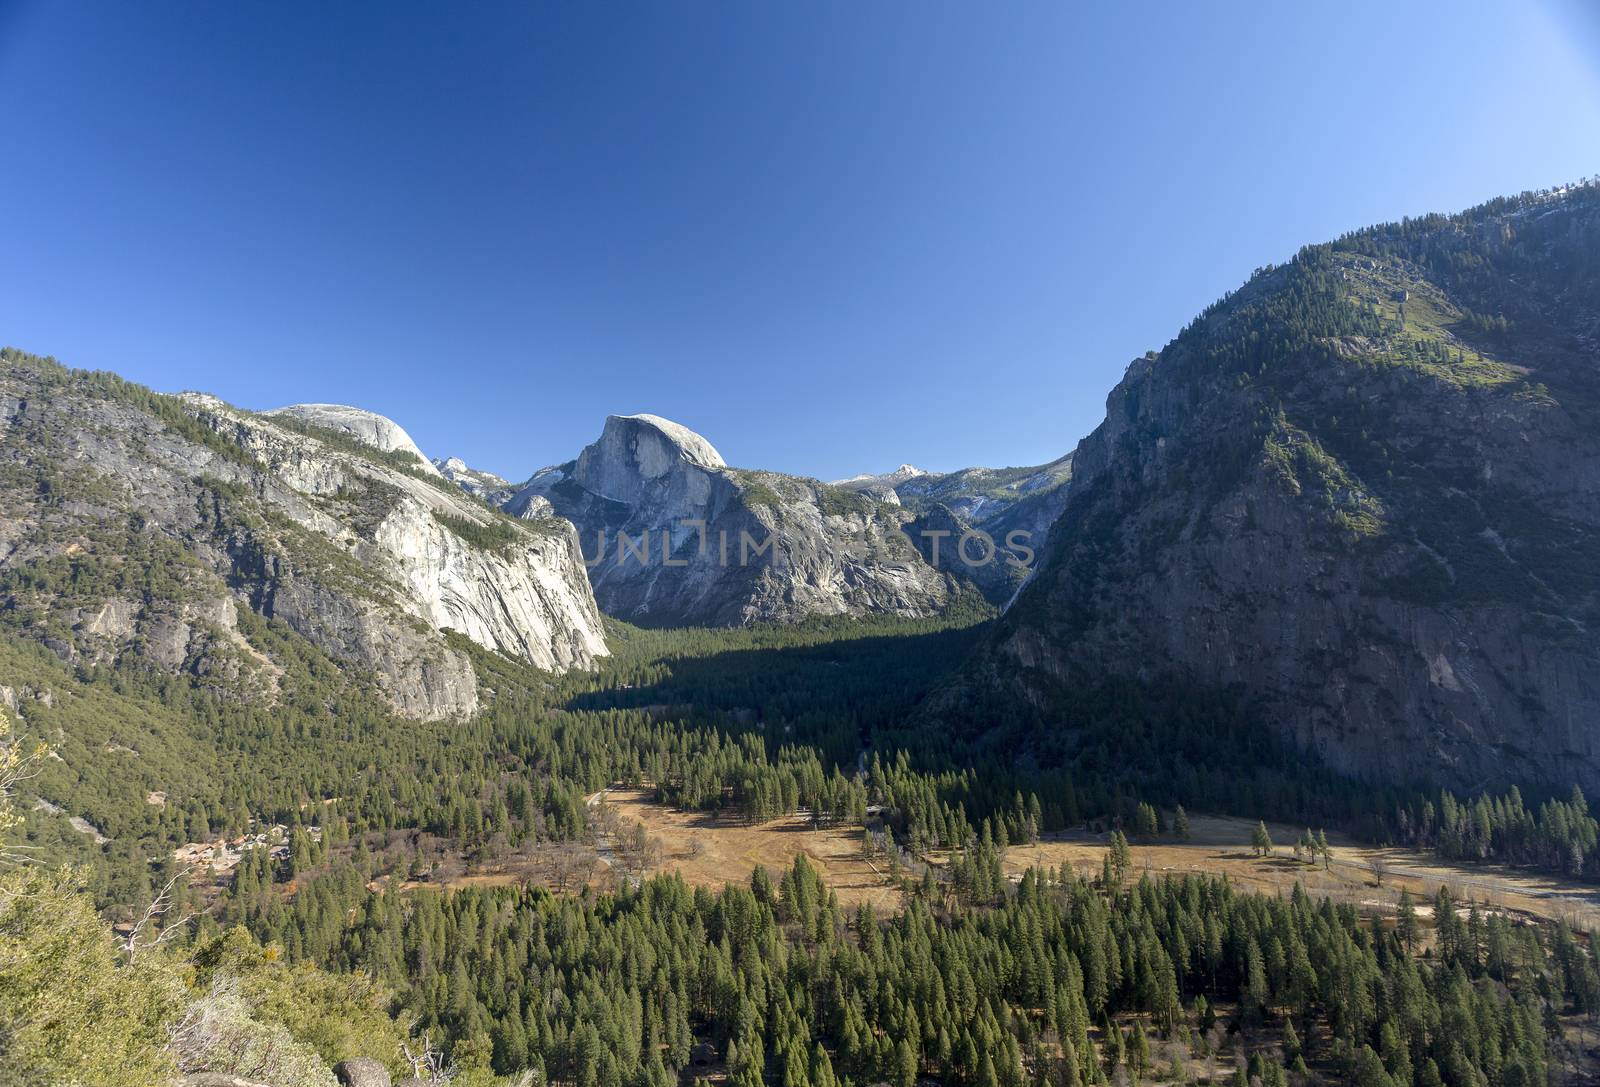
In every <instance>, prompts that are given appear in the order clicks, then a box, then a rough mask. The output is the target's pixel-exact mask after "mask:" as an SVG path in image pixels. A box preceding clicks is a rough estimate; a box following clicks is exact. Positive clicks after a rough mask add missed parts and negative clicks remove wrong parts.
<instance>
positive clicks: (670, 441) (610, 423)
mask: <svg viewBox="0 0 1600 1087" xmlns="http://www.w3.org/2000/svg"><path fill="white" fill-rule="evenodd" d="M725 467H727V464H726V462H725V461H723V459H722V454H720V453H718V452H717V450H716V447H715V446H713V445H712V444H711V443H710V442H708V441H707V440H706V439H705V438H702V437H701V436H700V435H698V434H696V433H695V432H694V431H692V430H690V429H689V428H688V427H686V426H683V425H682V424H681V423H674V422H673V421H672V420H670V419H663V418H661V416H659V415H612V416H609V417H607V419H606V425H605V429H604V430H603V431H602V432H601V434H600V440H599V441H597V442H595V443H594V444H593V445H590V446H588V447H587V448H585V449H584V451H583V452H582V453H580V454H579V455H578V461H577V465H576V467H575V468H574V470H573V478H574V479H576V480H577V481H578V483H579V484H581V485H582V486H583V487H584V488H585V489H586V490H588V491H591V492H592V493H594V494H597V495H600V496H602V497H605V498H609V499H611V500H612V501H615V502H635V501H637V500H638V499H639V497H640V495H641V493H642V491H643V489H645V488H647V487H649V486H651V485H652V484H655V483H657V482H658V481H662V480H664V479H666V478H667V477H669V476H673V475H676V474H679V473H681V472H682V471H683V470H684V469H700V470H702V471H715V470H717V469H721V468H725Z"/></svg>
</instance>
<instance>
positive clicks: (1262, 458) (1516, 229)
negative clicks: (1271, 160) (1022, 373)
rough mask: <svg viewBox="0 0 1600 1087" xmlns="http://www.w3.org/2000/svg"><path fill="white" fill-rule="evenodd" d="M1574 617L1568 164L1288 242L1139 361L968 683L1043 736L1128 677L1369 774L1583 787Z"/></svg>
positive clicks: (1576, 329)
mask: <svg viewBox="0 0 1600 1087" xmlns="http://www.w3.org/2000/svg"><path fill="white" fill-rule="evenodd" d="M1597 621H1600V190H1597V189H1596V188H1594V187H1592V186H1591V187H1585V188H1581V189H1577V190H1574V191H1564V192H1560V193H1553V194H1539V195H1529V196H1525V197H1523V198H1518V199H1506V200H1498V201H1495V202H1492V203H1490V204H1486V205H1484V206H1482V207H1479V208H1476V209H1474V210H1472V211H1469V212H1466V213H1464V214H1460V215H1455V216H1449V217H1445V216H1430V217H1427V218H1424V219H1416V220H1408V221H1406V222H1402V223H1398V224H1390V225H1387V226H1381V227H1376V228H1373V229H1370V230H1364V231H1361V232H1359V233H1356V234H1353V235H1350V236H1348V237H1345V238H1342V239H1340V240H1339V241H1338V242H1335V243H1333V244H1329V245H1318V246H1312V247H1309V248H1307V249H1305V250H1303V251H1302V252H1301V253H1300V254H1299V255H1298V256H1297V257H1296V258H1295V259H1294V260H1293V261H1292V262H1290V263H1289V264H1287V265H1285V266H1282V267H1278V268H1272V269H1268V270H1265V271H1262V272H1260V273H1258V274H1257V275H1255V276H1254V277H1253V278H1252V279H1251V280H1250V281H1249V282H1248V283H1247V284H1246V285H1245V286H1244V287H1242V288H1241V289H1240V290H1239V291H1238V292H1236V293H1235V294H1233V295H1231V296H1229V297H1228V298H1226V299H1224V300H1223V301H1221V302H1220V303H1218V304H1217V305H1215V306H1213V307H1212V308H1211V309H1209V310H1208V311H1207V312H1206V313H1205V314H1203V315H1202V316H1201V317H1200V318H1198V319H1197V320H1196V321H1195V322H1194V323H1193V324H1191V325H1190V326H1189V327H1188V328H1186V329H1185V330H1184V331H1183V332H1182V333H1181V334H1180V335H1179V336H1178V337H1177V339H1175V340H1173V341H1172V343H1170V344H1169V345H1168V346H1167V347H1166V348H1165V349H1164V350H1162V351H1161V352H1160V353H1159V354H1156V353H1152V354H1150V355H1148V356H1146V357H1145V358H1142V359H1139V360H1137V361H1136V362H1134V363H1133V364H1132V365H1131V366H1130V367H1129V368H1128V371H1127V374H1126V376H1125V377H1124V379H1123V381H1122V382H1121V384H1120V385H1118V386H1117V388H1116V389H1115V390H1114V391H1113V392H1112V394H1111V395H1110V397H1109V399H1108V401H1107V411H1106V418H1105V421H1104V422H1103V423H1102V424H1101V425H1100V427H1098V428H1097V429H1096V430H1095V431H1094V433H1093V434H1091V435H1090V436H1089V437H1088V438H1087V439H1085V440H1084V441H1083V442H1082V443H1081V445H1080V446H1079V447H1078V450H1077V453H1076V456H1075V458H1074V478H1073V483H1072V489H1071V493H1070V495H1069V497H1068V501H1067V504H1066V509H1065V513H1064V515H1063V518H1062V519H1061V521H1060V522H1059V527H1058V531H1057V534H1056V538H1055V540H1054V544H1053V547H1052V549H1051V551H1050V554H1049V555H1048V557H1047V559H1046V561H1045V563H1044V566H1043V568H1042V569H1041V571H1040V573H1039V575H1038V576H1037V577H1036V578H1035V579H1034V582H1033V583H1032V584H1031V585H1030V586H1029V588H1028V589H1026V590H1025V591H1024V592H1023V594H1022V596H1021V598H1020V599H1019V601H1018V602H1017V604H1016V606H1015V607H1013V608H1012V609H1011V611H1010V612H1009V613H1008V614H1007V615H1006V616H1005V617H1004V619H1003V620H1002V622H1001V624H1000V627H999V629H998V630H997V631H996V633H995V636H994V637H993V639H992V641H991V642H990V643H989V646H988V649H987V651H986V652H985V653H984V654H983V656H982V660H981V663H980V665H979V666H978V668H977V672H978V673H979V674H981V675H982V676H984V677H986V678H985V679H983V680H982V681H981V682H980V683H979V684H978V685H977V686H978V688H979V689H986V690H987V691H989V692H991V693H992V694H994V693H997V694H998V695H999V698H1000V704H1005V705H1008V706H1009V707H1010V709H1009V711H1008V712H1009V713H1010V714H1011V716H1012V717H1013V718H1019V719H1026V720H1029V721H1031V722H1032V723H1033V725H1035V726H1039V727H1040V728H1041V729H1042V731H1041V732H1039V733H1037V734H1038V735H1045V734H1048V733H1052V732H1053V733H1054V734H1055V735H1054V737H1053V739H1052V742H1055V743H1066V744H1068V745H1070V743H1071V739H1070V734H1071V733H1072V731H1073V730H1074V728H1075V722H1074V721H1072V720H1071V719H1070V715H1069V714H1067V713H1063V712H1061V711H1060V709H1059V707H1060V706H1061V705H1062V698H1063V696H1064V695H1066V694H1067V692H1070V691H1071V690H1073V689H1075V688H1081V687H1082V686H1084V685H1092V684H1094V683H1097V682H1099V681H1100V680H1101V679H1102V678H1103V677H1106V676H1113V677H1127V678H1132V679H1135V680H1137V681H1140V682H1142V683H1144V684H1146V685H1147V686H1149V685H1155V686H1162V687H1176V688H1179V689H1189V690H1198V689H1206V690H1222V691H1230V692H1237V693H1240V694H1241V695H1242V696H1243V698H1244V704H1246V705H1248V706H1250V707H1252V710H1253V712H1256V713H1258V714H1260V715H1261V716H1262V717H1263V718H1264V719H1265V720H1267V721H1269V722H1270V723H1272V724H1274V725H1275V726H1276V727H1278V728H1279V729H1281V730H1282V732H1283V733H1284V734H1286V735H1287V736H1289V737H1291V738H1292V739H1293V740H1294V741H1296V742H1297V743H1298V744H1299V745H1301V746H1302V747H1303V748H1305V749H1309V750H1312V751H1315V752H1317V753H1319V754H1320V755H1321V756H1322V757H1323V758H1324V759H1325V760H1326V761H1327V762H1328V763H1329V764H1330V765H1332V766H1334V767H1336V768H1338V769H1341V770H1344V771H1348V772H1353V773H1356V774H1359V775H1362V776H1366V777H1369V778H1377V779H1387V780H1393V781H1401V780H1416V779H1419V778H1431V779H1434V780H1436V781H1439V782H1442V783H1446V784H1449V785H1452V786H1456V787H1465V788H1468V789H1472V788H1477V787H1482V786H1486V785H1501V784H1505V783H1509V782H1522V783H1524V784H1528V783H1534V784H1538V785H1544V786H1550V787H1555V788H1561V789H1565V788H1567V787H1570V785H1571V784H1572V783H1573V782H1574V781H1577V782H1580V783H1581V784H1582V785H1583V786H1584V787H1585V788H1586V789H1588V790H1590V791H1593V790H1595V789H1597V788H1600V633H1597V630H1596V622H1597ZM969 693H970V692H969ZM1063 732H1065V733H1066V734H1067V735H1066V737H1065V738H1063V735H1062V734H1063Z"/></svg>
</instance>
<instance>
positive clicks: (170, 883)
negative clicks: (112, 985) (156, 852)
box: [122, 872, 194, 962]
mask: <svg viewBox="0 0 1600 1087" xmlns="http://www.w3.org/2000/svg"><path fill="white" fill-rule="evenodd" d="M183 875H184V873H182V872H179V873H178V874H177V875H175V876H173V877H172V878H171V879H169V880H167V882H166V883H164V884H163V885H162V887H161V889H160V890H159V891H157V892H156V895H155V897H154V898H152V899H151V900H150V905H148V906H146V907H145V911H144V916H142V917H140V918H139V920H138V921H136V922H135V923H134V926H133V930H132V931H131V932H129V933H128V936H127V939H125V940H123V941H122V953H123V954H124V955H126V956H128V961H129V962H132V961H133V959H134V957H135V956H136V955H139V954H141V953H143V952H146V951H150V950H152V949H154V948H157V947H160V946H161V945H162V944H164V943H166V942H167V941H168V940H172V939H176V938H177V936H178V935H179V934H180V933H181V932H183V930H184V927H185V926H187V925H188V924H189V922H190V921H192V920H194V914H192V913H191V914H185V915H184V916H183V917H180V918H178V919H177V920H176V921H172V922H161V925H160V931H156V930H155V929H154V928H153V927H152V926H154V925H156V923H157V922H158V921H160V919H161V918H162V917H164V916H165V915H166V913H167V912H168V911H169V910H171V909H172V889H173V888H174V887H176V886H177V884H178V880H179V879H181V878H182V877H183Z"/></svg>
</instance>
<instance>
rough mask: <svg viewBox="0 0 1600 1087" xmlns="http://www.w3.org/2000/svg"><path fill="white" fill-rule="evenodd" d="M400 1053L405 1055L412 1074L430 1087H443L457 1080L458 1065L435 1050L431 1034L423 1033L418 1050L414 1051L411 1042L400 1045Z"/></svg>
mask: <svg viewBox="0 0 1600 1087" xmlns="http://www.w3.org/2000/svg"><path fill="white" fill-rule="evenodd" d="M400 1052H401V1053H402V1054H404V1056H405V1059H406V1063H407V1064H409V1065H411V1074H412V1076H414V1077H415V1078H417V1079H419V1080H421V1081H422V1082H423V1083H426V1084H428V1085H429V1087H443V1085H444V1084H446V1083H449V1082H450V1081H451V1080H453V1079H455V1078H456V1064H455V1062H454V1061H451V1060H446V1059H445V1055H444V1053H443V1052H442V1051H441V1050H439V1049H436V1048H434V1045H433V1039H432V1037H431V1035H430V1032H428V1031H423V1032H422V1038H421V1040H420V1041H419V1042H418V1043H417V1048H416V1049H415V1050H413V1049H412V1047H411V1043H410V1042H401V1043H400Z"/></svg>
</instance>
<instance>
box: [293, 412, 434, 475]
mask: <svg viewBox="0 0 1600 1087" xmlns="http://www.w3.org/2000/svg"><path fill="white" fill-rule="evenodd" d="M263 414H265V415H269V416H274V417H276V418H279V419H292V420H297V421H299V422H301V423H304V424H306V425H307V426H312V427H320V428H322V429H324V430H332V431H336V432H338V433H341V434H347V435H349V436H350V437H351V438H354V439H355V440H356V441H358V442H360V443H362V444H363V445H367V446H371V447H372V448H373V449H376V450H377V451H378V452H380V453H400V454H403V455H405V456H407V457H409V458H410V459H411V460H414V461H416V462H417V463H416V467H417V468H418V469H420V470H421V471H424V472H430V473H433V474H438V471H439V469H438V468H436V467H435V466H434V464H433V462H432V461H431V460H429V459H428V458H427V457H425V456H423V454H422V450H420V449H418V448H417V443H416V442H414V441H412V440H411V435H409V434H407V433H406V432H405V429H404V428H403V427H401V426H400V424H399V423H397V422H395V421H394V420H393V419H389V418H386V417H384V416H382V415H379V414H377V413H376V412H371V411H365V410H363V409H362V408H352V407H350V406H349V405H348V404H290V405H289V406H288V407H283V408H273V409H272V410H271V411H268V412H264V413H263Z"/></svg>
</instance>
